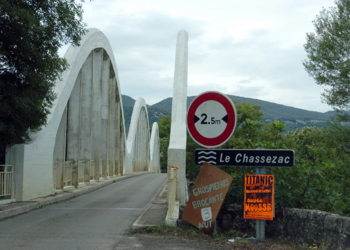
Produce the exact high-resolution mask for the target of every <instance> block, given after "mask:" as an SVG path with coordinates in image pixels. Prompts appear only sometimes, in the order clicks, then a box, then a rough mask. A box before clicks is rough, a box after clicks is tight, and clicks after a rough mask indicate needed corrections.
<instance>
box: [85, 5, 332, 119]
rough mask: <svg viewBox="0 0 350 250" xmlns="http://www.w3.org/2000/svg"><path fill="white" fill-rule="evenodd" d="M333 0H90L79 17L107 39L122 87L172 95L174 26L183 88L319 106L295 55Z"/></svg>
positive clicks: (157, 97)
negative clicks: (182, 58)
mask: <svg viewBox="0 0 350 250" xmlns="http://www.w3.org/2000/svg"><path fill="white" fill-rule="evenodd" d="M334 5H335V4H334V0H245V1H237V0H216V1H213V0H210V1H207V0H197V1H193V0H186V1H183V0H176V1H174V0H172V1H167V0H147V1H144V0H143V1H141V0H93V1H92V2H90V1H85V3H83V8H84V22H85V23H87V25H88V27H91V28H98V29H100V30H101V31H102V32H103V33H104V34H105V35H106V36H107V38H108V39H109V41H110V43H111V45H112V48H113V51H114V55H115V59H116V63H117V67H118V75H119V80H120V86H121V92H122V94H124V95H128V96H131V97H132V98H134V99H136V98H137V97H143V98H145V100H146V103H147V104H149V105H152V104H154V103H157V102H159V101H161V100H163V99H165V98H167V97H172V89H173V77H174V63H175V45H176V35H177V32H178V31H180V30H182V29H184V30H186V31H187V32H188V34H189V44H188V46H189V49H188V51H189V62H188V95H189V96H196V95H198V94H200V93H202V92H205V91H210V90H215V91H220V92H223V93H225V94H231V95H237V96H242V97H249V98H256V99H261V100H265V101H269V102H274V103H278V104H284V105H287V106H292V107H296V108H301V109H306V110H312V111H320V112H325V111H328V110H331V107H329V106H328V105H326V104H323V103H322V102H321V97H320V94H321V92H322V91H323V89H322V87H320V86H318V85H316V84H315V82H314V80H313V79H312V78H311V77H309V76H308V74H307V73H306V71H305V70H304V67H303V65H302V61H303V60H304V59H306V53H305V51H304V47H303V45H304V44H305V42H306V40H305V37H306V33H307V32H313V31H314V26H313V24H312V21H313V20H314V19H315V17H316V15H318V14H319V12H320V11H321V10H322V7H325V8H329V7H330V6H334Z"/></svg>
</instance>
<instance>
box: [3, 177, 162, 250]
mask: <svg viewBox="0 0 350 250" xmlns="http://www.w3.org/2000/svg"><path fill="white" fill-rule="evenodd" d="M165 183H166V175H165V174H145V175H139V176H135V177H133V178H129V179H126V180H122V181H119V182H116V183H113V184H111V185H109V186H107V187H104V188H101V189H98V190H96V191H94V192H91V193H88V194H85V195H82V196H79V197H77V198H74V199H71V200H68V201H65V202H61V203H58V204H54V205H50V206H47V207H44V208H42V209H38V210H34V211H31V212H29V213H27V214H22V215H19V216H16V217H12V218H9V219H6V220H3V221H0V250H5V249H9V250H16V249H29V250H31V249H33V250H41V249H42V250H55V249H62V250H67V249H69V250H71V249H72V250H73V249H77V250H78V249H81V250H83V249H84V250H89V249H103V250H104V249H117V246H118V245H119V243H121V242H123V241H124V240H125V238H128V237H130V230H131V226H132V224H133V223H134V222H135V221H136V220H137V218H138V217H139V216H140V214H141V213H142V212H143V211H144V210H145V209H146V208H147V207H148V206H149V205H150V204H151V203H152V202H153V201H154V200H155V199H156V198H157V196H158V195H159V192H160V191H161V189H162V188H163V187H164V185H165ZM123 238H124V240H123ZM130 243H131V242H130ZM129 246H130V245H129ZM130 247H131V248H132V246H130ZM135 247H136V248H137V245H136V246H135Z"/></svg>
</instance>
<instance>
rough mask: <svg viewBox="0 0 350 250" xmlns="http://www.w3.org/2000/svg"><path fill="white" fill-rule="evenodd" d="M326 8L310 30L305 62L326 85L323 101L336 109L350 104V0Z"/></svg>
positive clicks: (337, 2) (307, 37)
mask: <svg viewBox="0 0 350 250" xmlns="http://www.w3.org/2000/svg"><path fill="white" fill-rule="evenodd" d="M335 4H336V6H335V7H330V8H329V9H325V8H323V9H322V11H321V12H320V14H319V15H318V16H316V19H315V20H314V21H313V24H314V26H315V32H314V33H313V32H311V33H307V36H306V44H305V45H304V48H305V51H306V53H307V59H306V60H304V62H303V64H304V67H305V69H306V71H307V72H308V73H309V75H310V76H311V77H313V78H314V79H315V81H316V83H317V84H319V85H321V86H324V87H325V92H324V93H323V94H322V96H323V101H325V102H326V103H327V104H329V105H331V106H332V107H334V108H336V109H349V105H350V14H349V13H350V1H348V0H337V1H335Z"/></svg>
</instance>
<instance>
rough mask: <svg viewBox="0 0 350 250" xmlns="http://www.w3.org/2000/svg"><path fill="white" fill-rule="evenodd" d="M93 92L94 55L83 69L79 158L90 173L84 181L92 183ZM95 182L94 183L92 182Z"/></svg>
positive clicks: (88, 59)
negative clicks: (85, 164) (85, 163)
mask: <svg viewBox="0 0 350 250" xmlns="http://www.w3.org/2000/svg"><path fill="white" fill-rule="evenodd" d="M91 90H92V53H90V54H89V56H88V58H87V59H86V61H85V63H84V65H83V67H82V68H81V102H80V112H81V113H80V143H79V158H80V160H82V161H87V168H88V172H87V173H86V174H85V178H84V181H85V182H90V183H91V181H90V164H91V162H90V160H91ZM92 182H93V181H92Z"/></svg>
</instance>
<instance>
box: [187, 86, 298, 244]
mask: <svg viewBox="0 0 350 250" xmlns="http://www.w3.org/2000/svg"><path fill="white" fill-rule="evenodd" d="M236 125H237V111H236V107H235V106H234V104H233V102H232V101H231V100H230V99H229V98H228V97H227V96H226V95H224V94H222V93H219V92H215V91H211V92H204V93H202V94H200V95H199V96H197V97H196V98H195V99H194V100H193V102H192V103H191V105H190V107H189V109H188V112H187V129H188V132H189V134H190V136H191V137H192V139H193V140H194V141H195V142H196V143H198V144H199V145H201V146H203V147H205V148H206V149H196V151H195V164H197V165H202V169H201V170H200V173H199V175H198V178H197V181H196V184H195V188H194V189H193V190H197V191H193V192H192V194H191V196H190V199H189V201H188V203H187V206H186V208H185V211H184V213H183V216H182V218H183V219H184V220H186V221H188V222H190V223H192V224H193V225H195V226H196V227H198V228H199V229H201V230H202V231H203V232H206V233H210V232H211V231H212V227H213V226H214V223H213V221H215V218H216V215H217V212H216V211H218V209H220V206H221V204H222V200H223V199H222V198H221V195H223V198H225V195H226V192H227V191H228V187H227V189H226V185H225V190H223V191H222V192H221V193H220V195H219V194H216V193H215V194H210V195H209V196H203V195H202V194H203V192H204V193H206V192H207V191H205V190H207V186H208V185H206V187H204V186H203V185H205V184H203V183H208V184H209V186H208V190H212V189H211V188H210V187H213V185H214V186H215V184H213V183H211V182H212V180H214V179H215V178H217V176H216V175H215V174H211V175H206V176H207V177H208V179H206V181H204V182H203V181H202V179H201V178H203V177H202V176H204V175H205V174H203V173H207V172H208V171H207V169H209V168H211V169H212V171H214V170H213V168H215V167H214V166H213V165H216V166H251V167H256V174H255V175H245V176H244V178H245V184H244V186H245V192H244V218H245V219H255V220H256V235H257V238H258V239H259V240H260V241H264V240H265V220H273V217H274V215H275V214H274V213H275V209H274V176H273V175H266V173H265V167H293V166H294V163H295V156H294V151H293V150H289V149H284V150H282V149H274V150H271V149H266V150H265V149H264V150H262V149H255V150H254V149H214V148H216V147H219V146H221V145H223V144H224V143H226V142H227V141H228V140H229V139H230V138H231V136H232V135H233V132H234V130H235V128H236ZM209 163H210V164H209ZM211 164H212V165H211ZM209 166H210V167H209ZM212 167H213V168H212ZM202 170H203V171H204V172H202ZM217 170H219V169H217ZM215 171H216V170H215ZM220 171H221V170H220ZM221 172H223V171H221ZM220 175H222V174H221V173H220ZM209 176H211V177H210V178H209ZM229 177H230V176H229ZM230 178H231V177H230ZM226 180H227V181H228V180H229V178H226ZM227 181H226V182H227ZM231 181H232V178H231V179H230V180H229V183H230V184H231ZM219 182H220V181H219ZM219 182H218V183H219ZM197 183H199V184H197ZM210 183H211V184H210ZM223 183H225V181H224V182H223ZM201 185H202V186H201ZM221 185H223V184H221ZM198 191H199V192H198ZM195 192H197V193H195ZM199 194H200V196H199ZM216 195H219V197H220V201H221V202H220V203H216V201H215V197H216ZM197 196H199V197H197ZM207 201H208V203H207ZM213 201H214V203H216V204H215V206H214V207H213V206H212V205H211V204H212V203H213ZM202 207H203V208H202ZM197 208H200V209H201V210H200V211H201V214H200V213H199V212H198V211H199V209H198V210H196V209H197ZM213 211H214V212H213ZM200 215H201V216H200Z"/></svg>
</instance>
